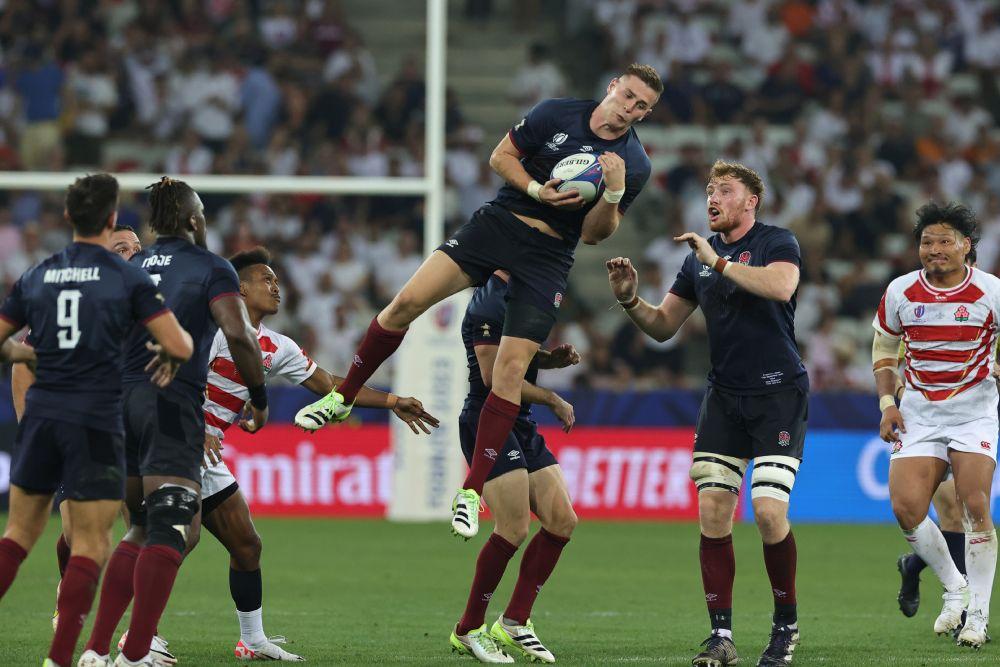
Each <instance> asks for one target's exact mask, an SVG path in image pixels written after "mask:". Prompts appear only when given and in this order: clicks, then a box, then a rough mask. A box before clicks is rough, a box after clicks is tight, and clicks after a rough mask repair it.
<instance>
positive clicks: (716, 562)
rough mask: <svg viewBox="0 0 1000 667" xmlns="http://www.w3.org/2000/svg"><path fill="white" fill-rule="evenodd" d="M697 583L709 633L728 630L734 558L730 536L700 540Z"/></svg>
mask: <svg viewBox="0 0 1000 667" xmlns="http://www.w3.org/2000/svg"><path fill="white" fill-rule="evenodd" d="M699 556H700V558H701V581H702V584H703V585H704V587H705V602H706V603H707V604H708V615H709V617H710V618H711V619H712V628H713V629H723V630H732V629H733V628H732V618H733V580H734V579H736V554H735V553H733V536H732V535H726V536H725V537H705V536H704V535H702V536H701V549H700V550H699Z"/></svg>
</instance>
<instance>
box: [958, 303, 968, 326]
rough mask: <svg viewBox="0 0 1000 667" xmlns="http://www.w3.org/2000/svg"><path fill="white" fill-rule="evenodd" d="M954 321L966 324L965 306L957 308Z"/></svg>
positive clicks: (966, 311) (966, 313) (966, 312)
mask: <svg viewBox="0 0 1000 667" xmlns="http://www.w3.org/2000/svg"><path fill="white" fill-rule="evenodd" d="M955 321H956V322H968V321H969V309H968V308H966V307H965V306H959V307H958V310H956V311H955Z"/></svg>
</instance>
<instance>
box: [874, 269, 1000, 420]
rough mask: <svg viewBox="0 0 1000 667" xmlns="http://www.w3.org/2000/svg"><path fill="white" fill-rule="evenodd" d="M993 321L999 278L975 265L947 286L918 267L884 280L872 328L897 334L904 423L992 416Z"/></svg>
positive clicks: (999, 306)
mask: <svg viewBox="0 0 1000 667" xmlns="http://www.w3.org/2000/svg"><path fill="white" fill-rule="evenodd" d="M998 320H1000V278H997V277H996V276H994V275H991V274H989V273H985V272H983V271H980V270H979V269H971V268H970V269H969V270H968V273H967V275H966V277H965V280H963V281H962V282H961V284H959V285H957V286H955V287H952V288H950V289H938V288H936V287H933V286H931V285H930V284H929V283H928V282H927V280H926V279H925V277H924V272H923V271H914V272H912V273H908V274H906V275H905V276H900V277H899V278H896V279H895V280H893V281H892V282H891V283H889V287H888V288H886V291H885V295H884V296H883V297H882V302H881V303H879V306H878V313H877V314H876V315H875V319H874V320H873V322H872V326H874V327H875V330H876V331H878V332H879V333H881V334H883V335H885V336H890V337H892V338H900V337H902V339H903V344H904V346H905V348H906V370H905V371H904V376H905V379H906V389H907V390H906V392H905V393H904V394H903V400H902V403H901V405H900V411H901V412H902V413H903V417H904V418H905V419H906V420H908V421H914V422H917V423H921V424H933V425H950V424H964V423H965V422H969V421H972V420H974V419H979V418H981V417H983V416H984V415H994V416H995V415H996V414H997V386H996V382H995V381H994V379H993V375H992V370H993V350H994V348H995V346H996V341H997V325H998Z"/></svg>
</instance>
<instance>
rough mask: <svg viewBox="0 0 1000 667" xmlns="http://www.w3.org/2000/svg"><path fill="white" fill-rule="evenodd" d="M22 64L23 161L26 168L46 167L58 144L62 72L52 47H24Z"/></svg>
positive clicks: (17, 78)
mask: <svg viewBox="0 0 1000 667" xmlns="http://www.w3.org/2000/svg"><path fill="white" fill-rule="evenodd" d="M22 62H23V67H21V68H20V70H19V71H18V72H17V74H16V75H15V84H14V85H15V88H16V89H17V92H18V93H19V94H20V95H21V99H22V106H23V108H24V119H25V122H26V126H25V128H24V133H23V135H22V136H21V162H22V163H23V164H24V168H25V169H32V170H39V169H40V170H44V169H47V168H48V166H49V162H50V159H51V156H52V153H53V152H54V151H55V149H56V147H57V146H58V145H59V139H60V134H59V123H58V120H59V114H60V113H61V111H62V106H61V104H60V99H61V94H62V85H63V73H62V70H61V69H60V68H59V66H58V65H56V63H55V62H53V60H52V54H51V52H50V51H49V49H43V48H42V47H41V46H38V45H34V44H33V45H31V46H29V47H28V48H26V49H25V51H24V57H23V61H22Z"/></svg>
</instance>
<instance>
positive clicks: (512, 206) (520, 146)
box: [493, 97, 650, 247]
mask: <svg viewBox="0 0 1000 667" xmlns="http://www.w3.org/2000/svg"><path fill="white" fill-rule="evenodd" d="M596 107H597V102H595V101H594V100H578V99H573V98H568V97H565V98H557V99H551V100H545V101H543V102H539V103H538V104H537V105H536V106H535V107H534V108H533V109H532V110H531V111H529V112H528V115H527V116H525V117H524V118H522V119H521V120H520V122H518V123H517V125H515V126H514V127H513V128H511V130H510V132H508V135H507V136H508V137H510V141H511V143H512V144H514V146H516V147H517V150H519V151H520V152H521V156H522V157H521V165H523V166H524V169H525V171H527V172H528V174H529V175H530V176H531V177H532V178H533V179H535V180H536V181H538V182H539V183H542V184H544V183H545V182H546V181H548V180H549V177H550V176H551V174H552V168H553V167H555V166H556V164H558V163H559V161H560V160H562V159H563V158H565V157H569V156H570V155H573V154H575V153H593V154H594V155H596V156H600V155H601V154H602V153H605V152H610V153H616V154H618V156H619V157H621V158H622V160H624V161H625V194H624V195H623V196H622V199H621V201H620V202H618V210H619V211H620V212H621V213H624V212H625V211H626V210H627V209H628V207H629V205H630V204H631V203H632V202H633V201H634V200H635V198H636V196H637V195H638V194H639V191H640V190H642V187H643V186H644V185H645V184H646V181H647V180H649V173H650V165H649V157H648V156H647V155H646V150H645V149H644V148H643V147H642V144H641V143H640V142H639V136H638V135H637V134H636V133H635V128H631V127H630V128H629V129H628V131H627V132H625V134H623V135H622V136H620V137H618V138H617V139H602V138H600V137H599V136H597V135H596V134H594V133H593V132H592V131H591V130H590V115H591V113H593V111H594V109H595V108H596ZM596 202H597V199H596V198H595V199H594V201H593V202H590V203H588V204H587V205H586V206H584V207H583V208H580V209H578V210H576V211H563V210H559V209H556V208H553V207H552V206H549V205H547V204H543V203H541V202H538V201H535V200H534V199H533V198H531V197H530V196H528V194H527V193H525V192H522V191H521V190H519V189H517V188H515V187H514V186H512V185H510V184H505V185H504V186H503V187H501V188H500V191H499V192H497V196H496V199H494V200H493V203H494V204H499V205H500V206H503V207H504V208H506V209H507V210H508V211H511V212H512V213H520V214H521V215H525V216H528V217H531V218H536V219H538V220H543V221H545V222H546V223H548V224H549V225H550V226H551V227H552V228H553V229H554V230H556V231H557V232H559V235H560V236H562V237H563V239H564V240H565V241H566V242H567V243H568V244H570V245H572V246H574V247H575V246H576V244H577V243H579V241H580V233H581V229H582V226H583V219H584V217H586V215H587V213H589V212H590V209H592V208H593V207H594V204H595V203H596Z"/></svg>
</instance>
